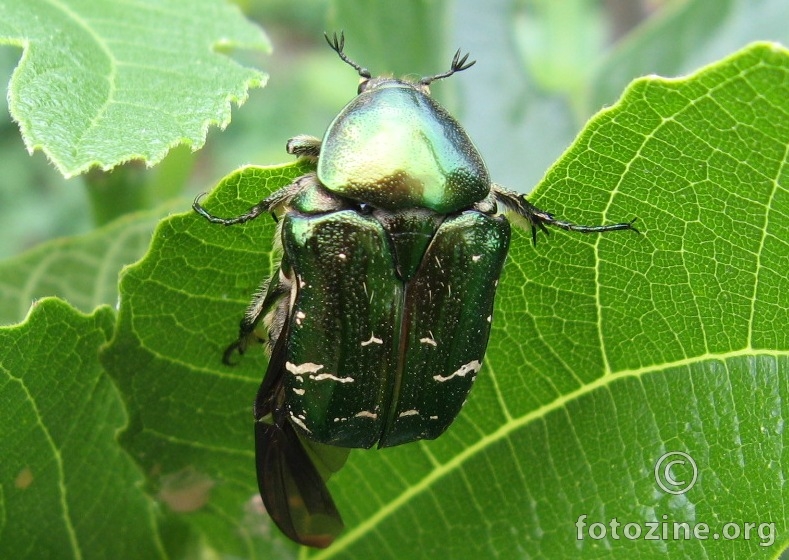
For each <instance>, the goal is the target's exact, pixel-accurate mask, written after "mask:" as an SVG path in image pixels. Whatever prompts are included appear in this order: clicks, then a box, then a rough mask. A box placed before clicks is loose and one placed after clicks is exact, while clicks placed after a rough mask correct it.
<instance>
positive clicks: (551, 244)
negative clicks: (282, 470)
mask: <svg viewBox="0 0 789 560" xmlns="http://www.w3.org/2000/svg"><path fill="white" fill-rule="evenodd" d="M788 84H789V57H787V52H786V51H785V50H783V49H782V48H779V47H777V46H775V45H772V44H758V45H754V46H752V47H750V48H748V49H745V50H743V51H741V52H739V53H737V54H736V55H734V56H732V57H730V58H728V59H726V60H724V61H722V62H720V63H718V64H716V65H713V66H710V67H708V68H705V69H704V70H702V71H701V72H699V73H698V74H696V75H693V76H690V77H688V78H685V79H681V80H665V79H658V78H652V79H644V80H639V81H637V82H636V83H634V84H633V85H632V86H631V87H630V88H629V89H628V90H627V92H626V94H625V95H624V97H623V99H622V100H621V101H620V102H619V103H618V104H617V105H616V106H615V107H613V108H611V109H609V110H607V111H605V112H603V113H601V114H599V115H598V116H597V117H596V118H595V119H593V121H592V122H590V124H589V125H588V127H587V128H586V129H585V131H584V132H583V133H582V134H581V136H580V137H579V138H578V140H577V142H576V143H575V144H574V145H573V146H572V148H571V149H570V150H569V151H568V152H567V153H566V154H565V156H564V157H563V158H562V159H561V160H559V162H557V164H556V165H555V166H554V167H553V168H552V169H551V170H550V171H549V172H548V174H547V176H546V178H545V180H544V181H543V183H542V184H541V185H540V187H539V188H538V190H537V191H536V192H535V197H534V201H535V203H537V204H538V205H540V206H542V207H545V208H546V209H548V210H550V211H552V212H554V213H556V214H557V215H560V216H562V217H563V218H566V219H570V220H573V221H577V222H581V223H600V222H612V221H623V220H627V219H630V218H631V217H634V216H637V217H638V219H639V221H638V225H639V227H640V228H641V230H642V232H643V233H642V234H641V235H637V234H634V233H629V232H619V233H611V234H608V235H605V236H594V235H593V236H581V235H573V234H566V233H564V232H554V233H553V234H552V235H550V236H548V237H545V236H542V235H541V237H540V240H539V244H538V246H537V247H536V249H535V248H533V247H532V246H531V244H530V238H529V234H528V233H522V232H519V231H516V232H515V233H514V236H513V242H512V250H511V253H510V257H509V259H508V263H507V265H506V266H505V272H504V275H503V276H502V278H501V281H500V284H499V297H498V301H497V305H496V312H495V318H494V332H493V334H492V337H491V342H490V346H489V350H488V355H487V358H486V367H485V368H484V370H483V372H481V373H480V376H479V379H478V381H477V384H476V387H475V388H474V390H473V391H472V393H471V396H470V398H469V402H468V405H467V406H466V409H465V410H464V411H463V413H461V415H460V417H459V419H458V420H457V421H456V423H455V425H453V426H452V427H451V428H450V429H449V431H448V432H447V433H446V434H445V435H443V436H442V437H441V438H439V439H437V440H436V441H433V442H423V443H418V444H412V445H406V446H402V447H398V448H393V449H386V450H381V451H370V452H355V453H353V454H352V455H351V457H350V459H349V461H348V463H347V464H346V466H345V467H344V469H343V470H341V471H340V472H339V473H338V474H337V475H336V476H335V477H334V478H333V479H332V481H331V482H330V488H331V490H332V491H333V492H334V494H335V498H336V500H337V503H338V506H339V508H340V510H341V511H342V513H343V516H344V519H345V522H346V532H345V533H344V534H343V535H341V537H340V538H339V539H338V541H337V542H336V543H335V544H334V545H333V546H332V547H330V548H329V549H327V550H324V551H309V552H306V551H305V552H303V553H302V556H303V557H317V558H326V557H342V558H369V557H377V558H400V557H405V556H408V557H424V558H435V557H438V556H440V557H451V558H478V557H492V556H496V557H502V558H509V557H519V556H526V557H540V556H541V557H548V558H565V557H566V558H578V557H582V558H605V557H610V556H611V555H612V553H616V555H617V556H620V555H622V556H623V555H626V554H630V555H632V556H633V557H636V558H653V557H654V558H658V557H659V558H663V557H665V555H666V554H668V555H670V556H671V557H700V556H706V557H711V558H735V557H736V558H740V557H752V556H754V555H758V554H760V553H761V554H762V555H764V556H768V555H769V556H774V555H775V554H776V553H777V551H778V550H779V548H780V546H781V545H782V544H783V543H784V542H786V526H787V519H786V515H785V513H784V512H785V507H784V504H785V502H786V501H787V496H786V494H785V490H784V489H783V484H782V481H783V479H784V475H783V449H784V438H783V419H784V418H785V417H786V415H787V411H786V410H785V404H784V403H786V402H787V399H788V398H789V387H787V383H786V373H787V362H786V357H787V346H788V344H787V343H788V342H789V341H787V340H786V337H787V335H786V330H785V329H784V328H783V325H786V324H787V319H789V317H787V316H786V315H787V313H789V311H787V310H789V303H788V302H787V301H785V299H786V296H785V295H784V294H786V293H789V291H788V290H787V289H788V288H789V286H787V285H786V284H787V279H786V278H785V273H784V271H785V270H787V269H789V248H787V246H786V239H789V235H787V233H789V232H787V228H789V222H787V216H788V215H789V198H788V197H787V192H786V184H787V181H786V169H787V166H786V163H787V157H786V146H787V145H789V100H788V99H787V96H786V95H785V90H786V88H787V85H788ZM305 169H306V168H305V167H303V166H301V167H300V166H298V165H292V166H285V167H281V168H245V169H242V170H240V171H239V172H237V173H235V174H233V175H231V176H229V177H228V178H226V179H225V180H223V181H222V182H221V183H220V185H219V186H218V187H217V189H216V192H215V195H214V196H213V197H209V198H208V199H206V200H205V201H204V203H205V206H206V207H207V208H208V209H209V210H210V211H211V212H213V213H215V214H217V215H221V216H234V215H237V214H240V213H242V212H244V211H245V210H246V209H247V208H248V207H249V206H250V205H251V204H254V203H255V202H257V201H258V200H259V199H260V198H262V197H264V196H265V195H266V194H268V193H269V192H271V191H272V190H274V189H275V188H278V187H279V186H282V185H284V184H287V183H288V182H289V181H290V180H292V178H294V177H296V176H298V175H300V174H302V173H303V172H304V171H305ZM274 228H275V226H274V223H273V221H272V220H270V219H269V218H268V217H265V216H264V217H261V218H259V219H258V220H256V221H254V222H251V223H249V224H246V225H244V226H234V227H230V228H225V227H222V226H218V225H212V224H209V223H207V222H205V220H203V219H201V218H199V217H198V216H195V215H189V214H187V215H183V216H177V217H174V218H172V219H170V220H168V221H166V222H164V223H163V224H162V225H161V226H160V228H159V230H158V231H157V234H156V235H155V239H154V244H153V246H152V248H151V251H150V252H149V254H148V256H147V257H146V258H145V259H144V260H143V261H142V262H141V263H140V264H139V265H137V266H135V267H132V268H130V269H129V270H128V273H127V274H126V275H125V277H124V278H123V282H122V285H121V310H120V316H119V329H118V331H117V334H116V338H115V340H114V341H113V343H112V346H111V347H110V350H109V351H108V353H107V354H106V355H105V358H106V359H105V360H104V364H105V366H106V367H107V368H108V371H110V372H111V374H112V375H113V377H114V378H115V379H116V380H117V383H118V384H119V386H120V387H121V389H122V391H123V393H124V395H125V397H126V399H127V402H128V403H129V406H130V413H131V415H132V420H131V422H130V427H129V429H128V430H127V432H126V433H125V435H124V438H123V441H124V444H125V445H126V446H127V448H128V449H129V450H130V452H131V453H132V454H133V455H134V457H135V458H136V459H137V460H138V461H140V463H141V464H142V465H143V466H144V468H146V469H154V468H155V472H157V473H162V474H169V473H177V472H181V471H183V470H184V469H186V470H190V471H195V472H198V473H202V474H204V475H205V476H207V477H209V478H210V479H211V480H212V481H214V482H215V485H214V486H213V487H212V490H211V495H210V499H209V500H208V502H207V503H206V505H205V506H203V507H201V508H200V509H199V510H197V511H195V512H193V513H191V514H189V516H188V517H187V521H188V522H189V523H191V527H192V529H193V530H194V531H196V532H198V533H200V532H202V535H203V538H205V539H206V540H207V542H210V543H211V545H212V546H213V547H214V548H215V549H217V550H221V551H224V552H229V553H233V554H239V555H245V556H257V555H261V554H264V553H265V554H271V555H275V556H280V555H284V556H289V555H290V554H292V553H293V551H294V549H293V548H292V547H291V546H290V545H289V544H286V543H284V542H283V539H282V537H281V536H280V535H279V534H278V533H277V532H276V530H275V529H274V528H272V526H271V524H270V521H268V520H267V519H266V517H265V516H264V515H263V514H261V512H260V509H259V502H258V501H257V498H256V497H255V494H256V488H255V481H254V469H253V465H252V461H253V442H252V422H251V411H250V406H249V405H250V403H251V401H252V398H253V396H254V393H255V390H256V388H257V384H258V383H259V381H260V378H261V376H262V374H263V372H264V370H265V363H266V361H265V356H264V354H263V352H262V350H257V351H252V352H251V353H250V354H249V355H247V356H245V357H244V359H243V360H242V362H241V364H240V365H238V366H237V367H235V368H230V367H226V366H223V365H221V362H220V357H221V353H222V350H223V349H224V347H225V346H226V345H227V344H228V343H229V342H231V341H232V340H233V339H234V337H235V335H236V329H237V324H238V320H239V319H240V318H241V315H242V313H243V309H244V306H245V305H246V302H247V301H248V299H249V297H250V295H251V294H252V292H253V291H254V290H255V288H256V286H258V285H259V284H260V283H261V281H263V280H264V279H265V278H267V275H268V274H269V271H270V270H271V267H272V264H273V262H274V261H273V257H272V254H271V238H272V236H273V234H274ZM449 280H450V281H451V280H452V279H449ZM676 450H679V451H683V452H686V453H688V454H689V455H690V456H691V457H693V459H694V460H695V461H696V463H697V466H698V469H699V475H698V481H697V482H696V484H695V486H694V487H693V488H692V489H691V490H690V491H689V492H687V493H686V494H682V495H672V494H669V493H667V492H665V491H663V490H661V488H660V487H659V486H658V485H657V484H656V481H655V476H654V468H655V464H656V462H657V461H658V459H659V457H660V456H661V455H662V454H664V453H666V452H669V451H676ZM581 515H586V516H587V517H586V518H585V519H586V520H587V523H588V524H591V523H596V522H602V523H606V524H607V523H608V522H609V521H610V520H611V519H614V518H616V519H617V520H618V522H620V523H621V524H623V525H624V524H626V523H639V524H641V527H642V528H643V530H644V531H646V523H647V522H649V521H664V522H669V523H674V522H687V523H691V524H695V523H707V524H709V526H710V534H712V533H714V532H719V533H720V531H721V528H722V525H723V524H725V523H727V522H734V523H739V524H740V525H741V528H742V524H744V523H745V522H752V523H768V522H769V523H773V524H774V525H772V526H771V527H772V533H771V534H772V538H770V535H769V534H767V532H768V530H767V529H763V531H762V533H763V534H764V538H762V539H760V538H759V536H758V535H757V534H756V533H755V531H756V529H752V531H754V533H752V534H751V535H750V538H749V539H745V538H744V537H742V536H741V537H740V538H737V539H732V540H727V539H725V538H718V539H713V538H712V537H710V538H709V539H707V540H701V539H691V540H676V539H665V540H660V541H648V540H645V539H644V538H641V539H635V540H627V539H624V538H621V534H620V538H614V537H612V536H611V534H610V533H609V535H608V536H607V537H605V538H602V539H593V538H591V536H589V534H586V535H582V536H584V538H583V539H581V540H579V539H578V537H577V535H578V529H577V527H576V521H577V520H578V518H579V516H581ZM237 523H238V524H239V525H240V529H238V528H236V527H235V524H237ZM762 544H766V545H769V546H761V545H762Z"/></svg>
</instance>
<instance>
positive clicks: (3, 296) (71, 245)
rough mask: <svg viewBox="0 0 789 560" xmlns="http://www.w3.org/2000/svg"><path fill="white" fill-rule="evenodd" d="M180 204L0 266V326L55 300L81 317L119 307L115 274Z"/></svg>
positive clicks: (141, 214) (140, 214)
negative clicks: (37, 303) (103, 307)
mask: <svg viewBox="0 0 789 560" xmlns="http://www.w3.org/2000/svg"><path fill="white" fill-rule="evenodd" d="M185 206H187V204H186V203H185V202H184V201H181V202H178V203H170V204H166V205H163V206H161V207H159V208H156V209H155V210H151V211H148V212H137V213H134V214H129V215H127V216H124V217H122V218H119V219H118V220H115V221H114V222H112V223H111V224H109V225H107V226H106V227H103V228H101V229H98V230H96V231H93V232H91V233H88V234H86V235H80V236H77V237H69V238H63V239H57V240H55V241H51V242H49V243H45V244H43V245H40V246H38V247H36V248H35V249H33V250H31V251H28V252H27V253H24V254H23V255H20V256H19V257H15V258H13V259H8V260H5V261H2V262H0V324H11V323H16V322H19V321H22V319H24V317H25V315H26V314H27V311H28V308H29V307H30V305H31V304H32V303H33V302H34V301H35V300H36V299H38V298H42V297H46V296H57V297H59V298H61V299H64V300H66V301H68V302H69V303H70V304H71V305H73V306H74V307H76V308H78V309H80V310H81V311H83V312H84V313H89V312H90V311H92V310H93V309H94V308H95V307H98V306H99V305H102V304H106V305H115V304H116V303H117V301H118V274H119V272H120V270H121V268H122V267H123V266H125V265H126V264H128V263H131V262H134V261H136V260H137V259H139V258H140V257H141V256H142V255H143V254H145V251H146V250H147V248H148V246H149V245H150V243H151V235H152V234H153V230H154V227H155V226H156V223H157V222H158V221H159V220H160V219H161V218H162V217H164V216H166V215H167V213H168V212H170V211H171V210H173V209H175V208H176V207H180V208H183V207H185Z"/></svg>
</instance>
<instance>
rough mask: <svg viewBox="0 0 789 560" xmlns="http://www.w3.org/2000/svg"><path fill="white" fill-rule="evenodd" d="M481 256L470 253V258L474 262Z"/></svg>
mask: <svg viewBox="0 0 789 560" xmlns="http://www.w3.org/2000/svg"><path fill="white" fill-rule="evenodd" d="M481 258H482V255H471V260H472V261H474V262H479V259H481Z"/></svg>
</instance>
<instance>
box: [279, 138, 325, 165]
mask: <svg viewBox="0 0 789 560" xmlns="http://www.w3.org/2000/svg"><path fill="white" fill-rule="evenodd" d="M285 150H287V152H288V153H289V154H291V155H294V156H298V157H305V158H309V159H313V160H315V159H318V156H319V155H320V153H321V139H320V138H316V137H315V136H309V135H308V134H299V135H298V136H294V137H293V138H291V139H290V140H288V142H287V144H285Z"/></svg>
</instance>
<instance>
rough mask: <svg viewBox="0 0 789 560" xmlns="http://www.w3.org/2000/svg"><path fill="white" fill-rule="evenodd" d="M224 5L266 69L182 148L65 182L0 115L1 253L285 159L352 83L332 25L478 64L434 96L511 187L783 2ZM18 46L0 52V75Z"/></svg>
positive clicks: (782, 25)
mask: <svg viewBox="0 0 789 560" xmlns="http://www.w3.org/2000/svg"><path fill="white" fill-rule="evenodd" d="M237 3H238V4H239V5H240V7H241V9H242V10H243V11H244V12H245V13H246V14H247V16H248V17H249V18H250V19H252V20H253V21H256V22H258V23H259V24H260V25H261V26H262V27H263V28H264V29H265V30H266V32H267V33H268V34H269V35H270V37H271V39H272V42H273V44H274V52H273V54H272V55H271V56H268V55H263V54H258V53H250V52H243V51H236V52H231V53H228V54H229V55H230V56H232V57H234V58H236V59H237V60H239V61H241V62H242V63H243V64H247V65H250V66H254V67H258V68H262V69H264V70H265V71H266V72H268V73H269V74H270V79H269V82H268V85H267V87H265V88H264V89H262V90H252V91H251V93H250V97H249V100H248V101H247V102H246V103H245V104H244V105H243V106H242V107H240V108H234V110H233V120H232V123H231V124H230V125H229V126H228V128H227V129H226V130H224V131H220V130H218V129H216V128H213V129H211V130H210V132H209V136H208V141H207V143H206V145H205V147H204V148H203V149H202V150H200V151H198V152H196V153H192V152H191V151H190V150H189V149H188V148H184V147H181V148H177V149H175V150H173V151H172V152H171V154H170V155H169V156H168V157H167V158H166V159H165V160H164V162H162V163H161V164H160V165H158V166H156V167H155V168H152V169H146V168H145V166H144V165H142V164H129V165H125V166H123V167H121V168H117V169H116V170H115V171H113V172H112V173H103V172H98V171H97V172H91V173H89V174H87V175H85V176H81V177H76V178H74V179H71V180H68V181H66V180H64V179H63V178H62V177H61V176H60V175H59V174H58V173H57V171H56V170H55V169H54V168H53V167H52V166H51V165H49V163H48V162H47V161H46V157H45V156H44V155H43V154H41V153H36V154H34V155H33V156H32V157H30V156H29V155H28V154H27V152H26V151H25V149H24V145H23V143H22V140H21V138H20V135H19V130H18V128H17V126H16V125H15V124H14V123H13V122H12V121H11V120H10V118H9V116H8V111H7V110H5V111H2V115H1V116H0V159H1V160H2V162H3V173H2V175H0V221H2V223H3V228H2V231H3V235H2V236H0V258H7V257H10V256H13V255H16V254H19V253H21V252H23V251H25V250H27V249H29V248H31V247H33V246H35V245H37V244H39V243H41V242H43V241H45V240H47V239H51V238H55V237H61V236H67V235H73V234H78V233H82V232H87V231H90V230H91V229H93V228H95V227H97V226H99V225H102V224H104V223H107V222H109V221H111V220H112V219H113V218H115V217H117V216H119V215H121V214H124V213H127V212H129V211H133V210H142V209H150V208H155V207H158V206H161V205H162V204H163V203H165V202H171V201H172V199H173V198H178V197H182V199H183V204H182V207H183V209H184V210H186V209H187V208H188V207H189V203H190V201H191V198H192V197H193V196H194V195H195V194H196V193H197V192H201V191H206V190H210V188H211V187H212V185H214V184H215V183H216V182H217V181H218V180H219V179H220V178H221V177H223V176H224V175H226V174H227V173H229V172H230V171H232V170H233V169H235V168H236V167H238V166H240V165H243V164H247V163H255V164H262V165H265V164H277V163H282V162H287V161H289V160H290V157H289V156H288V155H287V154H286V153H285V151H284V145H285V141H286V140H287V139H288V138H290V137H291V136H294V135H296V134H300V133H307V134H313V135H318V136H320V135H321V134H322V133H323V131H324V130H325V128H326V126H327V125H328V123H329V122H330V121H331V119H332V118H333V117H334V115H336V114H337V112H338V111H339V109H340V108H341V107H342V106H343V105H344V104H345V103H346V102H347V101H348V100H349V99H350V98H351V97H352V96H353V95H354V93H355V88H356V80H357V77H356V76H355V75H354V73H353V71H352V70H351V69H349V68H348V67H347V66H345V65H344V64H342V63H341V62H340V61H339V60H337V57H336V55H335V54H334V53H333V52H332V51H331V50H330V49H329V48H327V47H326V45H325V42H324V39H323V36H322V35H323V31H324V30H326V31H329V32H331V31H334V30H337V31H339V30H344V31H345V34H346V51H347V53H348V54H349V56H350V57H352V58H353V59H355V60H357V61H358V62H360V63H361V64H362V65H364V66H366V67H368V68H369V69H370V70H371V72H372V73H373V74H377V73H385V72H393V73H395V74H397V75H403V74H411V75H417V76H418V75H425V74H433V73H437V72H441V71H443V70H445V69H446V68H447V67H448V65H449V61H450V60H451V56H452V53H453V52H454V51H455V49H457V48H461V49H462V50H463V51H468V52H470V53H471V58H472V59H476V60H477V64H476V66H475V67H474V68H473V69H471V70H469V71H468V72H464V73H462V74H459V75H458V76H456V77H453V78H452V79H451V80H446V81H444V82H440V83H437V84H436V85H435V86H434V87H433V93H434V95H435V96H436V97H437V98H438V99H439V100H440V101H441V102H442V103H444V104H445V105H446V106H447V107H448V108H449V109H450V111H451V112H453V114H455V115H456V117H457V118H458V119H459V120H460V122H461V123H462V124H463V125H464V126H465V127H466V129H467V131H468V132H469V134H470V136H471V138H472V139H474V141H475V143H476V144H477V147H478V148H479V149H480V151H481V153H482V154H483V156H484V157H485V158H486V159H487V162H488V165H489V167H490V170H491V175H492V177H493V178H494V180H495V181H496V182H499V183H502V184H504V185H507V186H510V187H512V188H514V189H517V190H520V191H522V192H528V191H529V190H530V189H531V188H532V187H533V186H534V185H535V184H536V183H537V182H538V181H539V179H540V178H541V177H542V176H543V174H544V173H545V172H546V171H547V169H548V168H549V167H550V165H551V164H552V163H553V162H554V161H555V160H556V159H557V158H558V157H559V156H560V155H561V153H562V152H563V151H564V150H565V149H566V148H567V147H568V146H569V144H570V143H571V142H572V140H573V138H574V137H575V135H576V134H577V133H578V132H579V131H580V130H581V129H582V127H583V125H584V123H585V122H586V120H587V119H588V118H589V117H590V116H591V115H592V114H594V113H595V112H596V111H598V110H599V109H600V108H602V107H604V106H606V105H610V104H612V103H614V102H615V101H616V99H617V98H618V97H619V95H620V94H621V92H622V90H623V89H624V87H625V86H626V85H627V83H628V82H629V81H631V80H632V79H633V78H635V77H638V76H641V75H646V74H650V73H658V74H662V75H666V76H676V75H682V74H684V73H687V72H690V71H692V70H694V69H696V68H698V67H699V66H701V65H703V64H706V63H709V62H712V61H713V60H716V59H718V58H720V57H722V56H724V55H726V54H728V53H731V52H733V51H735V50H737V49H738V48H740V47H742V46H743V45H745V44H747V43H748V42H750V41H753V40H757V39H758V40H775V41H779V42H783V43H784V44H789V37H788V36H789V30H788V29H789V26H787V25H786V22H787V21H789V2H786V1H785V0H674V1H670V0H562V1H561V2H555V1H550V0H491V1H488V2H485V3H482V2H478V1H475V0H409V1H403V2H396V3H394V2H375V1H372V0H334V1H331V0H300V1H298V2H293V1H288V0H237ZM20 54H21V52H20V50H19V49H17V48H12V47H6V48H3V49H0V75H2V77H3V78H4V79H5V80H6V82H7V81H8V79H9V78H10V75H11V72H12V71H13V68H14V67H15V65H16V64H17V63H18V60H19V56H20ZM170 208H172V206H171V205H170Z"/></svg>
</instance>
